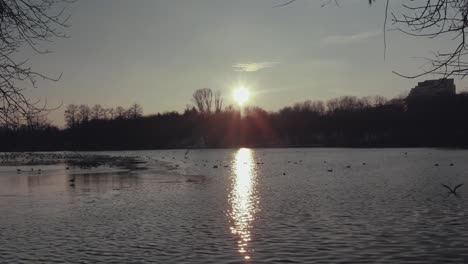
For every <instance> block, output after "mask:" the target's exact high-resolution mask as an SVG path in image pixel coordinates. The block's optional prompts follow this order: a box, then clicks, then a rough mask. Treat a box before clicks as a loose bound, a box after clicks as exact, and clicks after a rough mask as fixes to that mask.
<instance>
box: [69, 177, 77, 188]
mask: <svg viewBox="0 0 468 264" xmlns="http://www.w3.org/2000/svg"><path fill="white" fill-rule="evenodd" d="M75 180H76V178H75V175H73V176H72V178H71V179H70V180H69V182H70V186H75Z"/></svg>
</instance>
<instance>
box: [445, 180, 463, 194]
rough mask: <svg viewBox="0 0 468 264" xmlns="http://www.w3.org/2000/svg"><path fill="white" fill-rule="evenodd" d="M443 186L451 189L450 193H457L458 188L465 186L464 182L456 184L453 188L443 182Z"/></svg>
mask: <svg viewBox="0 0 468 264" xmlns="http://www.w3.org/2000/svg"><path fill="white" fill-rule="evenodd" d="M442 186H444V187H445V188H447V189H449V191H450V192H449V193H451V194H455V195H457V189H458V188H460V187H462V186H463V183H460V184H458V185H457V186H455V187H454V188H453V189H452V188H450V187H449V186H447V185H445V184H442Z"/></svg>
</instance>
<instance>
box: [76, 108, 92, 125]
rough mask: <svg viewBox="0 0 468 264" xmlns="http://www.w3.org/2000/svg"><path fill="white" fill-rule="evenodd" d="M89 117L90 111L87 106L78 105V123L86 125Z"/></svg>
mask: <svg viewBox="0 0 468 264" xmlns="http://www.w3.org/2000/svg"><path fill="white" fill-rule="evenodd" d="M90 116H91V109H90V108H89V106H87V105H84V104H82V105H80V107H79V109H78V119H79V120H80V123H86V122H88V121H89V118H90Z"/></svg>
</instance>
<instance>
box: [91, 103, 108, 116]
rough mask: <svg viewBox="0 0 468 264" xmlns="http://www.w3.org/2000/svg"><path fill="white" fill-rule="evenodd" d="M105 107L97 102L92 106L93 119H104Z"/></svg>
mask: <svg viewBox="0 0 468 264" xmlns="http://www.w3.org/2000/svg"><path fill="white" fill-rule="evenodd" d="M104 111H105V110H104V108H103V107H102V106H101V105H100V104H95V105H94V106H93V107H92V108H91V119H93V120H100V119H104V117H105V112H104Z"/></svg>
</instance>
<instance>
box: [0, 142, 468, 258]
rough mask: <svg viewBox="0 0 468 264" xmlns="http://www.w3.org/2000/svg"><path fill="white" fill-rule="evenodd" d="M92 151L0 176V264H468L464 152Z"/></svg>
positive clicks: (7, 169) (2, 171) (4, 170)
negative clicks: (113, 162) (103, 157)
mask: <svg viewBox="0 0 468 264" xmlns="http://www.w3.org/2000/svg"><path fill="white" fill-rule="evenodd" d="M405 152H407V154H405ZM99 154H110V155H117V156H122V155H124V156H129V155H130V156H138V157H139V158H140V159H142V160H144V161H146V162H147V164H144V166H145V167H146V168H147V169H145V170H125V169H120V170H119V169H115V168H108V167H101V168H95V169H90V170H82V169H77V168H70V169H69V170H67V169H66V166H67V165H65V164H60V163H59V164H53V165H43V166H38V165H36V166H34V167H31V166H21V167H18V166H2V167H0V263H33V262H34V263H41V262H42V263H112V262H114V263H244V262H245V263H468V248H467V245H468V230H467V227H468V219H467V213H468V185H467V186H463V187H461V188H459V189H458V193H459V194H458V196H455V195H452V194H448V190H447V189H445V188H444V187H442V186H441V184H447V185H450V186H454V185H457V184H459V183H463V182H466V183H467V184H468V180H467V179H468V177H467V175H468V162H467V160H468V151H465V150H442V149H224V150H191V151H189V152H188V153H187V154H186V151H185V150H165V151H135V152H102V153H99ZM185 154H186V155H185ZM451 163H452V165H450V164H451ZM436 164H438V166H436ZM215 166H217V168H216V167H215ZM17 168H21V169H22V172H21V173H17V172H16V169H17ZM31 168H33V169H34V171H31V170H30V169H31ZM39 168H40V169H41V172H40V173H38V169H39ZM72 175H74V177H75V179H76V181H75V184H74V186H70V183H69V179H70V178H71V177H73V176H72Z"/></svg>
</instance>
